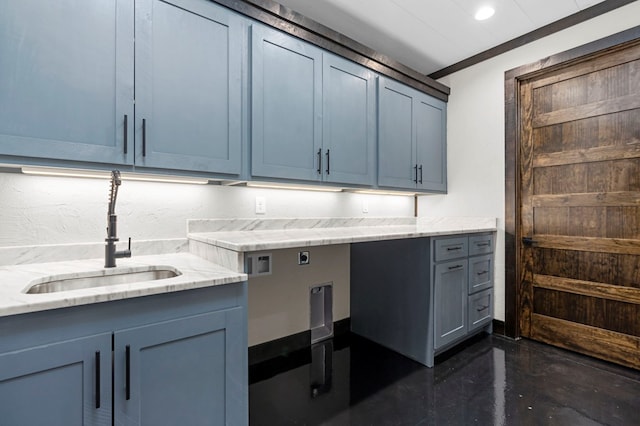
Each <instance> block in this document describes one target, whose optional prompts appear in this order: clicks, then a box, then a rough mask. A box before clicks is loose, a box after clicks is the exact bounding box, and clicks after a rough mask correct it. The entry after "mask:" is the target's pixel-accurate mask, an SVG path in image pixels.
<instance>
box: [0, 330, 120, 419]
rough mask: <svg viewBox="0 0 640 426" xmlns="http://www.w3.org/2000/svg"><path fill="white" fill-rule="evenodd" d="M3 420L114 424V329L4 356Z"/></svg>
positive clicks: (0, 362) (0, 374)
mask: <svg viewBox="0 0 640 426" xmlns="http://www.w3.org/2000/svg"><path fill="white" fill-rule="evenodd" d="M98 354H99V356H98ZM98 358H99V360H98ZM0 423H1V424H3V425H5V424H6V425H49V426H73V425H78V426H81V425H105V426H106V425H111V333H108V334H100V335H95V336H90V337H85V338H81V339H76V340H69V341H64V342H60V343H55V344H48V345H43V346H38V347H33V348H29V349H25V350H20V351H15V352H8V353H4V354H0Z"/></svg>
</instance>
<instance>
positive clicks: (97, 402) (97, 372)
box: [95, 351, 101, 409]
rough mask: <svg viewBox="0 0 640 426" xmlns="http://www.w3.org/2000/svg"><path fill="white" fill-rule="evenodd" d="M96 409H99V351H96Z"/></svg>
mask: <svg viewBox="0 0 640 426" xmlns="http://www.w3.org/2000/svg"><path fill="white" fill-rule="evenodd" d="M95 384H96V409H98V408H100V388H101V386H100V351H96V382H95Z"/></svg>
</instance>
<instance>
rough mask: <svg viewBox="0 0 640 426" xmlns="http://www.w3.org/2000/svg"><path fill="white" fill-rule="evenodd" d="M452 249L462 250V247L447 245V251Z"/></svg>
mask: <svg viewBox="0 0 640 426" xmlns="http://www.w3.org/2000/svg"><path fill="white" fill-rule="evenodd" d="M454 250H462V247H461V246H456V247H447V251H454Z"/></svg>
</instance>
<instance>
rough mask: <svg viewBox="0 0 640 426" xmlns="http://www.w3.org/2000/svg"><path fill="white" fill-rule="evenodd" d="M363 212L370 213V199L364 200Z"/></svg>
mask: <svg viewBox="0 0 640 426" xmlns="http://www.w3.org/2000/svg"><path fill="white" fill-rule="evenodd" d="M362 213H369V200H362Z"/></svg>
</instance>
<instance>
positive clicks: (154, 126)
mask: <svg viewBox="0 0 640 426" xmlns="http://www.w3.org/2000/svg"><path fill="white" fill-rule="evenodd" d="M242 29H243V22H242V20H241V19H240V18H239V17H238V16H236V15H235V14H233V13H231V12H229V11H226V10H225V9H223V8H221V7H219V6H217V5H216V4H215V3H213V2H209V1H205V0H168V1H160V0H138V1H136V25H135V32H136V56H135V64H136V76H135V98H136V118H135V140H136V154H135V157H136V159H135V163H136V165H139V166H145V167H156V168H163V169H182V170H193V171H203V172H215V173H227V174H239V173H240V167H241V158H240V156H241V117H242V114H241V102H242V99H241V96H242V93H241V92H242V78H241V61H242V51H243V49H242V40H243V36H242Z"/></svg>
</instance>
